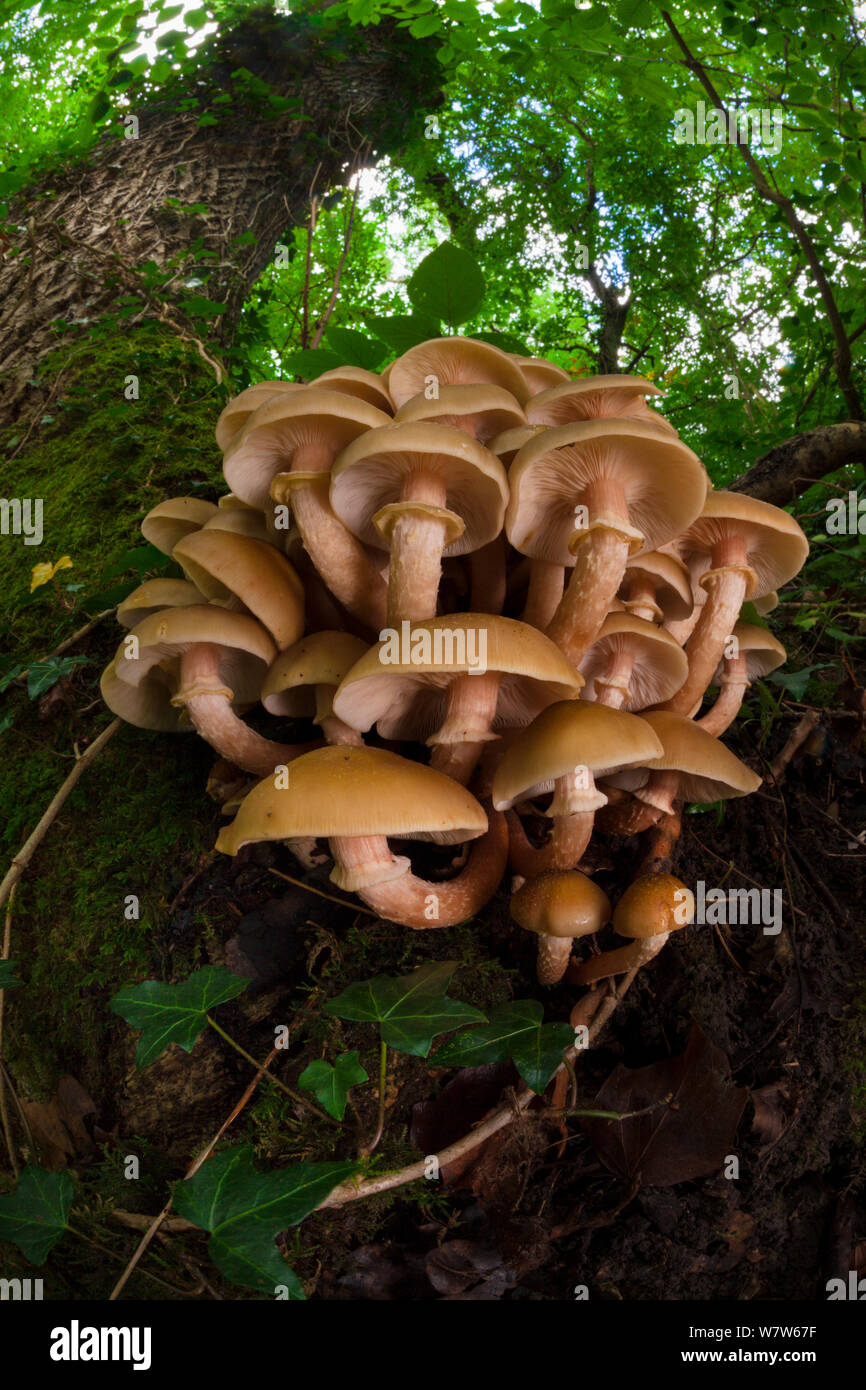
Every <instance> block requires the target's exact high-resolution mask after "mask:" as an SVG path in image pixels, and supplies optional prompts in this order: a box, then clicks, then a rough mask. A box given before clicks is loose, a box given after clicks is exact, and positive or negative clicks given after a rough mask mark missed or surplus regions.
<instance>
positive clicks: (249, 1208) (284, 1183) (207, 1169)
mask: <svg viewBox="0 0 866 1390" xmlns="http://www.w3.org/2000/svg"><path fill="white" fill-rule="evenodd" d="M252 1154H253V1151H252V1148H251V1147H250V1146H249V1145H245V1146H244V1147H243V1148H238V1149H227V1150H226V1151H225V1152H223V1153H218V1154H214V1156H213V1157H212V1158H209V1159H208V1160H207V1162H206V1163H205V1164H204V1165H203V1166H202V1167H201V1168H200V1169H199V1171H198V1172H197V1173H196V1174H195V1175H194V1176H193V1177H191V1178H187V1179H186V1181H185V1182H181V1183H178V1185H177V1187H176V1188H175V1190H174V1209H175V1211H176V1212H177V1214H178V1216H183V1217H185V1218H186V1220H187V1221H192V1223H193V1224H194V1225H195V1226H200V1227H201V1228H202V1230H205V1231H209V1232H210V1235H211V1239H210V1242H209V1245H208V1253H209V1255H210V1257H211V1259H212V1260H213V1261H214V1263H215V1264H216V1265H217V1266H218V1267H219V1269H221V1270H222V1272H223V1274H225V1276H226V1278H228V1279H231V1280H232V1281H233V1282H234V1283H236V1284H242V1285H244V1287H245V1288H249V1289H260V1290H261V1291H263V1292H267V1293H271V1294H272V1293H273V1292H274V1289H275V1288H276V1286H277V1285H279V1284H285V1285H287V1286H288V1289H289V1296H290V1298H292V1299H302V1298H303V1297H304V1291H303V1289H302V1288H301V1284H300V1281H299V1280H298V1278H297V1276H296V1275H295V1274H294V1273H293V1271H292V1270H291V1269H290V1267H289V1266H288V1265H287V1264H286V1262H285V1261H284V1260H283V1258H282V1256H281V1255H280V1252H279V1251H278V1249H277V1247H276V1245H275V1244H274V1240H275V1238H276V1237H277V1236H278V1235H279V1233H280V1232H281V1231H284V1230H285V1229H286V1227H287V1226H296V1225H297V1224H298V1222H299V1221H303V1219H304V1217H305V1216H308V1215H309V1214H310V1212H311V1211H315V1209H316V1207H317V1206H318V1205H319V1203H320V1202H322V1201H324V1199H325V1198H326V1197H327V1195H328V1193H329V1192H330V1191H331V1189H332V1188H334V1187H336V1186H337V1184H338V1183H341V1182H344V1181H345V1180H346V1179H347V1178H349V1177H351V1175H352V1173H354V1171H355V1168H356V1164H354V1163H352V1162H343V1163H299V1164H297V1165H296V1166H295V1167H292V1168H283V1169H278V1170H276V1171H273V1172H269V1173H261V1172H259V1171H258V1170H257V1169H255V1168H254V1167H253V1163H252Z"/></svg>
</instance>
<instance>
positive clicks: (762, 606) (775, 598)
mask: <svg viewBox="0 0 866 1390" xmlns="http://www.w3.org/2000/svg"><path fill="white" fill-rule="evenodd" d="M778 607H779V595H778V593H777V591H776V590H775V589H771V590H770V592H769V593H768V594H760V595H759V596H758V597H757V598H756V599H755V608H756V609H757V611H758V612H759V613H760V615H761V617H762V618H766V616H767V614H768V613H772V612H774V610H775V609H776V608H778Z"/></svg>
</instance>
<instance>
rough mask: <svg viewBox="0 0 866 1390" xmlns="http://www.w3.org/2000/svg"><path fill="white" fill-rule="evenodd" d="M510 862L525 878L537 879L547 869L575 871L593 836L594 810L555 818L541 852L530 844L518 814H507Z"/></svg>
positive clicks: (509, 812) (516, 871)
mask: <svg viewBox="0 0 866 1390" xmlns="http://www.w3.org/2000/svg"><path fill="white" fill-rule="evenodd" d="M506 818H507V821H508V842H509V852H508V862H509V864H510V865H511V868H512V871H513V872H514V873H516V874H520V875H521V876H522V877H523V878H536V877H537V876H538V875H539V874H540V873H543V872H544V871H545V869H573V868H574V867H575V865H576V864H579V863H580V861H581V859H582V857H583V855H584V852H585V850H586V847H587V845H588V844H589V841H590V837H591V835H592V827H593V823H594V821H595V812H594V811H578V812H577V813H576V814H574V815H571V816H556V817H555V818H554V821H553V828H552V830H551V832H550V839H549V840H548V841H547V843H546V844H544V845H542V846H541V848H540V849H536V848H535V847H534V845H531V844H530V843H529V840H528V839H527V837H526V831H525V830H524V829H523V826H522V825H521V823H520V817H519V816H518V814H517V812H516V811H507V812H506Z"/></svg>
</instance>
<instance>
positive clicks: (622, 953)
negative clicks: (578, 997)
mask: <svg viewBox="0 0 866 1390" xmlns="http://www.w3.org/2000/svg"><path fill="white" fill-rule="evenodd" d="M669 936H670V932H666V931H665V932H657V933H656V935H655V936H645V937H641V938H640V939H639V940H638V941H632V942H630V943H629V945H628V946H620V947H618V949H617V950H615V951H604V952H602V954H601V955H600V956H590V958H589V960H586V961H584V962H583V964H582V965H580V966H578V968H577V970H576V971H575V972H574V976H573V978H574V982H575V984H579V985H590V984H594V983H595V982H596V980H608V979H610V977H611V975H627V978H628V984H631V981H632V980H633V979H634V977H635V975H636V974H637V972H638V970H640V968H641V966H642V965H646V964H647V962H648V961H651V960H652V959H653V958H654V957H655V956H657V955H658V953H659V951H660V950H661V948H662V947H663V946H664V944H665V942H666V941H667V939H668V937H669ZM567 964H568V962H566V965H567ZM627 987H628V986H627V985H625V984H624V985H623V989H622V992H623V993H625V990H626V988H627Z"/></svg>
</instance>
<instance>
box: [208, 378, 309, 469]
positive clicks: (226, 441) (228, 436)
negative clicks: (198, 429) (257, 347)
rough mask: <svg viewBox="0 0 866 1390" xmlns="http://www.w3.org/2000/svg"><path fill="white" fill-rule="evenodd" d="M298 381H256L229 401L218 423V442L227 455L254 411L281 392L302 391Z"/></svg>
mask: <svg viewBox="0 0 866 1390" xmlns="http://www.w3.org/2000/svg"><path fill="white" fill-rule="evenodd" d="M300 390H301V386H300V383H299V382H297V381H254V382H253V384H252V386H248V387H247V388H246V390H245V391H239V392H238V394H237V395H236V396H234V397H233V398H232V400H230V401H229V403H228V405H227V406H226V407H225V408H224V410H223V411H222V412H221V414H220V417H219V419H218V420H217V422H216V430H215V431H214V433H215V434H216V442H217V444H218V445H219V447H220V449H221V450H222V451H223V453H225V451H226V449H227V448H228V447H229V445H230V444H231V442H232V440H233V439H234V438H235V437H236V436H237V434H238V433H239V431H240V430H242V429H243V427H244V425H245V424H246V422H247V420H248V419H249V418H250V416H251V415H252V413H253V411H254V410H257V409H258V407H259V406H260V405H263V404H264V402H265V401H269V400H270V399H271V398H272V397H273V396H278V395H279V394H280V392H283V393H286V392H288V391H300Z"/></svg>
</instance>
